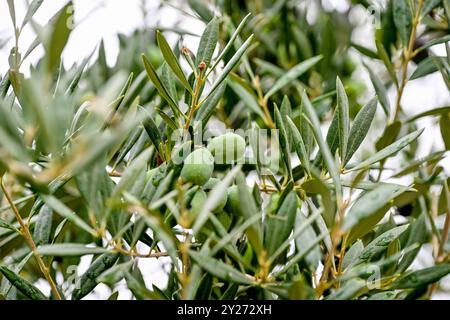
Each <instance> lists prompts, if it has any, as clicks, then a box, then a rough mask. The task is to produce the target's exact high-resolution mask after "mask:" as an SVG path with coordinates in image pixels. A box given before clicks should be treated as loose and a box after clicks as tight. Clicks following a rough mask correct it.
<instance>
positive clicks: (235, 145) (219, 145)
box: [208, 132, 245, 164]
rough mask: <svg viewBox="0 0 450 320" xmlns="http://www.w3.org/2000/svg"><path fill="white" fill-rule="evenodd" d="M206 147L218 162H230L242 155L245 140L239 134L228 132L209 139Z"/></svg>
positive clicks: (240, 157)
mask: <svg viewBox="0 0 450 320" xmlns="http://www.w3.org/2000/svg"><path fill="white" fill-rule="evenodd" d="M208 149H209V151H211V153H212V154H213V155H214V159H215V161H216V163H218V164H231V163H234V162H236V161H238V160H240V159H242V157H243V156H244V152H245V140H244V138H242V137H241V136H240V135H238V134H235V133H232V132H229V133H226V134H223V135H221V136H218V137H215V138H213V139H211V141H210V142H209V143H208Z"/></svg>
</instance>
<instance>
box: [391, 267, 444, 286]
mask: <svg viewBox="0 0 450 320" xmlns="http://www.w3.org/2000/svg"><path fill="white" fill-rule="evenodd" d="M449 273H450V264H440V265H436V266H433V267H429V268H425V269H421V270H417V271H414V272H411V273H409V274H405V275H403V276H401V277H400V278H399V279H397V280H396V281H395V282H394V283H393V284H392V285H391V287H390V289H392V290H398V289H409V288H418V287H422V286H426V285H429V284H432V283H435V282H437V281H439V280H440V279H441V278H443V277H445V276H446V275H447V274H449Z"/></svg>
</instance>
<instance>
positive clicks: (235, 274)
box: [189, 250, 254, 285]
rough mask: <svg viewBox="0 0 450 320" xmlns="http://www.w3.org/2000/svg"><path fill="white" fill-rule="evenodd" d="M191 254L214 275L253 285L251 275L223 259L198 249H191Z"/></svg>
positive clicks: (226, 279) (202, 266)
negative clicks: (220, 259) (217, 258)
mask: <svg viewBox="0 0 450 320" xmlns="http://www.w3.org/2000/svg"><path fill="white" fill-rule="evenodd" d="M189 256H190V257H191V258H192V260H194V261H195V262H196V263H197V264H198V265H199V266H200V267H201V268H202V269H204V270H206V271H207V272H209V273H210V274H212V275H213V276H215V277H217V278H219V279H221V280H225V281H232V282H233V283H239V284H245V285H253V284H254V283H253V280H252V279H251V278H250V276H248V275H246V274H243V273H241V272H240V271H238V270H236V269H235V268H233V267H232V266H231V265H228V264H226V263H224V262H222V261H219V260H216V259H214V258H211V257H209V256H207V255H205V254H202V253H200V252H196V251H192V250H190V251H189Z"/></svg>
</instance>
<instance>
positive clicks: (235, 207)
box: [226, 185, 241, 214]
mask: <svg viewBox="0 0 450 320" xmlns="http://www.w3.org/2000/svg"><path fill="white" fill-rule="evenodd" d="M239 202H240V201H239V189H238V186H236V185H234V186H231V187H229V188H228V189H227V204H226V205H227V208H228V210H229V211H230V212H231V213H237V214H239V213H240V210H241V208H240V206H239Z"/></svg>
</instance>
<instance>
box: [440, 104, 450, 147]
mask: <svg viewBox="0 0 450 320" xmlns="http://www.w3.org/2000/svg"><path fill="white" fill-rule="evenodd" d="M439 128H440V129H441V135H442V139H443V140H444V145H445V149H446V150H450V113H446V114H443V115H441V119H440V120H439Z"/></svg>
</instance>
